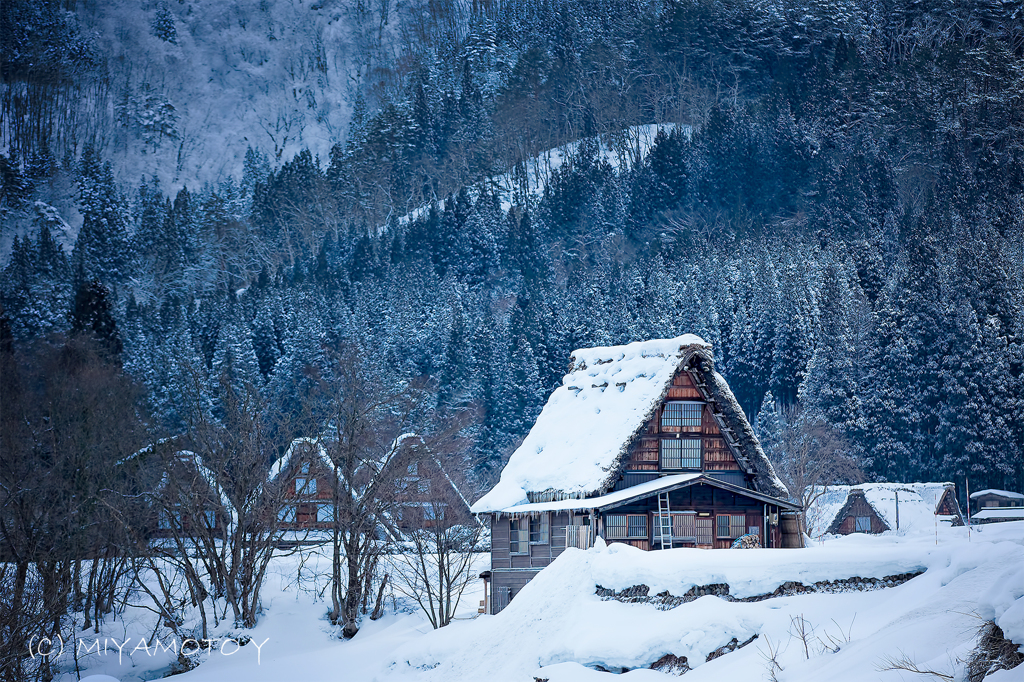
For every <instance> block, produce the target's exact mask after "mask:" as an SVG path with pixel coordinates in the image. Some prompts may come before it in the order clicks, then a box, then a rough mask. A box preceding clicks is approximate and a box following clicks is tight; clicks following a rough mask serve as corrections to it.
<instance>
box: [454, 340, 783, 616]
mask: <svg viewBox="0 0 1024 682" xmlns="http://www.w3.org/2000/svg"><path fill="white" fill-rule="evenodd" d="M787 497H788V492H787V491H786V489H785V487H784V486H783V485H782V483H781V482H780V481H779V479H778V477H777V476H776V475H775V473H774V471H773V470H772V467H771V464H770V463H769V462H768V459H767V457H765V455H764V452H763V451H762V450H761V447H760V444H759V443H758V441H757V439H756V437H755V436H754V434H753V431H752V429H751V428H750V425H749V423H747V420H746V417H745V415H744V414H743V411H742V410H741V409H740V407H739V405H738V404H737V402H736V400H735V398H734V397H733V395H732V393H731V391H729V388H728V386H727V385H726V383H725V381H724V379H722V377H721V375H719V374H718V373H717V372H715V370H714V365H713V360H712V354H711V348H710V346H709V345H708V344H706V343H705V342H704V341H703V340H701V339H699V338H698V337H695V336H692V335H686V336H682V337H678V338H676V339H670V340H663V341H649V342H641V343H634V344H629V345H627V346H617V347H611V348H596V349H585V350H579V351H576V352H575V353H574V354H573V359H572V365H571V367H570V371H569V374H567V375H566V377H565V379H564V380H563V385H562V386H561V387H560V388H558V389H556V390H555V392H554V393H553V394H552V396H551V398H550V399H549V401H548V404H547V405H546V406H545V408H544V410H543V411H542V413H541V415H540V416H539V417H538V419H537V422H536V424H535V425H534V428H533V429H532V430H531V432H530V435H528V436H527V438H526V439H525V440H524V441H523V444H522V445H521V446H520V447H519V449H517V450H516V452H515V453H513V455H512V457H511V458H510V460H509V463H508V465H506V467H505V470H504V471H503V472H502V476H501V481H500V482H499V483H498V485H497V486H495V488H494V489H493V490H492V491H491V492H490V493H488V494H487V495H486V496H484V497H483V498H482V499H481V500H480V501H478V502H477V503H476V504H474V505H473V511H474V512H475V513H478V514H482V515H484V514H485V515H487V516H488V517H489V523H490V527H491V576H490V580H491V585H492V587H491V603H490V605H489V612H491V613H497V612H498V611H500V610H501V609H502V608H504V607H505V606H506V605H507V604H508V601H509V600H510V599H511V598H512V597H514V596H515V594H516V593H517V592H518V591H519V590H520V589H521V588H522V587H523V586H524V585H525V584H526V583H527V582H529V580H530V579H532V578H533V577H534V576H535V575H536V574H537V572H538V571H539V570H541V569H542V568H543V567H545V566H547V565H548V564H549V563H550V562H551V561H553V560H554V559H555V558H556V557H557V556H558V555H559V554H561V553H562V552H563V551H564V550H565V549H566V548H567V547H577V548H581V549H585V548H587V547H589V546H591V545H592V544H593V542H594V539H595V538H596V537H600V538H602V539H603V540H604V541H605V542H607V543H613V542H620V543H625V544H629V545H632V546H634V547H637V548H639V549H643V550H660V549H670V548H676V547H695V548H705V549H725V548H730V547H732V546H733V545H734V544H736V543H737V540H739V538H741V537H744V536H747V540H746V544H748V545H750V544H753V545H755V546H762V547H798V546H800V545H801V542H800V535H799V532H798V530H797V529H798V525H797V521H798V520H797V516H796V514H797V512H799V507H798V506H796V505H794V504H792V503H790V502H788V501H787V499H786V498H787Z"/></svg>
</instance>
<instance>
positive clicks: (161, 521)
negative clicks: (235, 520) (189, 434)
mask: <svg viewBox="0 0 1024 682" xmlns="http://www.w3.org/2000/svg"><path fill="white" fill-rule="evenodd" d="M150 501H151V506H150V508H151V510H152V515H153V519H152V522H151V524H150V529H149V537H151V538H153V539H165V538H171V537H179V538H182V537H189V536H192V537H195V536H197V535H198V534H200V533H202V534H203V535H211V536H220V535H221V533H222V532H223V529H224V527H225V524H226V523H227V520H228V519H227V518H226V515H227V514H228V513H229V510H230V508H231V505H230V504H229V503H228V502H227V500H226V498H225V495H224V492H223V491H222V490H221V489H220V487H219V486H218V485H217V482H216V477H215V476H214V474H213V472H211V471H210V470H209V469H208V468H207V467H206V465H205V463H204V462H203V460H202V458H201V457H200V456H199V455H198V454H196V453H195V452H191V451H189V450H180V451H177V452H175V453H174V455H173V456H172V457H170V459H169V460H168V461H167V464H166V468H165V470H164V471H163V473H162V475H161V478H160V482H159V484H158V485H157V486H156V489H155V490H153V492H152V494H151V496H150Z"/></svg>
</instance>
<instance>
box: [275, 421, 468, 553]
mask: <svg viewBox="0 0 1024 682" xmlns="http://www.w3.org/2000/svg"><path fill="white" fill-rule="evenodd" d="M363 473H364V475H369V472H363ZM374 476H375V477H376V478H379V479H381V480H382V481H383V485H379V486H377V489H378V490H379V491H380V492H381V494H383V495H386V496H387V498H388V499H389V500H390V501H391V502H392V504H390V505H388V506H389V507H390V508H391V510H392V513H391V514H389V515H388V518H383V519H379V522H380V524H381V525H382V526H384V527H385V528H386V529H387V530H388V531H390V532H391V533H392V534H394V535H401V533H405V532H411V531H414V530H419V529H422V528H430V527H433V526H434V525H435V524H437V523H440V522H448V523H477V521H476V520H475V519H474V517H473V515H472V514H470V512H469V503H468V502H467V501H466V499H465V497H463V495H462V493H461V492H460V491H459V489H458V487H457V486H456V484H455V483H454V482H453V481H452V479H451V477H450V476H449V475H448V474H447V472H445V470H444V468H443V467H442V466H441V463H440V462H439V461H438V460H437V458H436V457H435V456H434V455H433V454H432V453H431V452H430V450H429V448H427V446H426V444H425V443H424V442H423V439H422V438H420V437H419V436H408V435H407V436H405V437H403V438H402V439H401V440H400V441H396V443H395V444H394V445H393V447H392V448H391V452H389V454H388V456H387V457H386V458H385V459H384V460H383V461H382V462H381V465H380V469H379V471H377V472H376V473H375V474H374ZM269 478H270V480H271V482H273V483H275V484H276V485H279V486H281V488H280V494H281V497H282V502H281V506H280V512H279V514H278V528H280V529H281V530H284V531H326V530H330V529H331V528H333V526H334V495H335V490H336V488H337V478H336V473H335V467H334V464H333V463H332V462H331V459H330V456H329V455H328V454H327V452H326V450H325V448H324V447H323V445H322V444H321V443H320V442H318V441H316V440H314V439H311V438H298V439H296V440H295V441H293V442H292V444H291V446H290V447H289V449H288V452H287V453H286V454H285V455H284V457H282V458H281V459H280V460H278V461H277V462H276V463H275V464H274V466H273V467H272V468H271V470H270V474H269Z"/></svg>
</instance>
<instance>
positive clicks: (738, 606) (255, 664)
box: [64, 522, 1024, 682]
mask: <svg viewBox="0 0 1024 682" xmlns="http://www.w3.org/2000/svg"><path fill="white" fill-rule="evenodd" d="M967 533H968V531H967V529H965V528H940V529H939V532H938V536H937V537H936V535H935V534H929V533H921V534H917V535H912V534H896V533H887V534H885V535H883V536H867V535H852V536H848V537H842V538H832V539H827V540H825V541H824V542H819V543H815V545H814V546H812V547H809V548H807V549H804V550H784V549H750V550H719V551H703V550H690V549H676V550H669V551H664V552H649V553H648V552H641V551H640V550H636V549H633V548H630V547H626V546H624V545H613V546H611V547H607V548H595V549H592V550H588V551H580V550H567V551H566V552H565V553H564V554H563V555H562V556H560V557H559V558H558V559H557V560H556V561H555V562H554V563H553V564H552V565H551V566H550V567H549V568H547V569H545V570H544V571H542V572H541V573H540V575H539V576H538V577H537V578H536V579H535V580H534V581H533V582H531V583H530V584H529V585H527V587H526V588H524V589H523V590H522V592H520V593H519V594H518V595H516V597H515V599H513V601H512V603H511V604H510V605H509V607H508V608H507V609H505V610H504V611H503V612H502V613H500V614H498V615H496V616H480V617H477V618H472V616H474V615H475V613H476V608H477V604H478V601H479V599H480V598H481V596H482V595H481V593H480V591H479V590H480V587H481V586H480V585H479V584H478V585H477V586H475V589H476V591H475V592H474V593H471V594H467V595H466V596H465V598H464V601H463V603H462V607H461V615H463V616H464V617H465V619H464V620H458V621H456V622H455V623H453V624H452V625H450V626H448V627H446V628H442V629H440V630H437V631H433V630H431V628H430V626H429V625H428V624H427V622H426V620H425V619H424V617H422V616H421V615H420V614H418V613H397V614H396V613H391V614H389V615H388V616H386V617H385V618H383V619H381V620H379V621H377V622H369V621H367V622H366V623H364V626H363V629H362V630H361V631H360V632H359V634H358V635H357V636H356V637H355V638H354V639H352V640H351V641H347V642H346V641H340V640H338V639H336V638H335V634H334V633H335V632H336V631H333V632H332V630H331V628H330V627H329V625H328V623H327V621H326V620H325V619H324V613H325V610H326V609H325V605H324V603H323V602H322V601H318V600H317V599H316V597H315V595H314V594H313V593H312V592H311V591H309V590H298V589H296V585H297V581H296V576H297V570H298V564H297V562H296V561H295V559H294V558H286V559H281V560H280V561H278V562H277V564H276V572H275V574H274V575H273V576H272V578H271V579H270V581H269V584H268V586H267V589H266V593H265V602H266V605H267V612H266V614H265V615H264V616H263V618H262V619H261V621H260V623H259V625H258V626H257V627H256V628H255V629H254V630H252V631H251V633H248V634H250V635H251V636H252V638H253V640H254V642H255V643H257V644H260V643H261V647H260V649H259V657H258V658H259V660H257V650H256V647H255V646H254V645H253V644H249V645H246V646H245V647H242V648H241V649H240V650H239V651H238V652H237V653H235V654H232V655H224V654H223V653H221V652H218V651H214V652H213V653H212V654H210V655H207V654H205V653H204V654H202V655H201V656H199V658H201V659H202V661H203V662H202V664H201V665H199V666H198V667H197V668H196V669H194V670H192V671H191V672H188V673H186V674H185V675H183V676H182V677H180V678H179V679H181V680H182V682H189V681H190V682H200V681H207V680H209V681H210V682H214V681H217V682H220V681H223V680H245V681H246V682H261V681H263V680H267V681H269V680H275V681H276V680H284V679H289V680H327V679H345V680H368V681H370V680H409V681H413V680H415V681H418V682H420V681H422V682H426V681H429V680H446V681H448V680H489V681H496V682H500V681H504V680H508V681H509V682H512V681H516V682H531V681H532V680H533V679H534V678H539V679H548V680H550V681H551V682H570V681H571V682H577V681H585V682H591V681H595V682H599V681H601V680H606V681H608V682H611V681H612V680H615V679H620V677H619V676H615V677H612V675H611V674H610V673H608V672H600V671H599V670H598V667H599V666H600V667H602V668H605V669H609V670H622V669H623V668H629V669H630V670H629V671H628V672H626V673H625V674H624V676H623V677H624V678H626V679H629V680H644V679H646V680H655V679H661V680H668V679H672V678H671V677H669V676H667V675H666V674H665V673H661V672H656V671H653V670H650V669H648V668H649V666H650V664H651V663H652V662H654V661H656V660H658V659H659V658H661V657H662V656H664V655H665V654H674V655H675V656H679V657H683V656H685V657H686V659H687V662H688V665H689V666H690V667H692V668H693V669H692V670H691V671H690V672H687V673H686V674H685V679H686V680H687V681H688V682H699V681H700V680H714V682H720V681H721V680H762V679H771V675H770V672H771V670H772V669H774V673H775V677H776V678H777V679H778V680H783V681H786V682H789V681H793V682H796V681H799V680H836V681H842V680H850V681H853V680H856V681H858V682H860V681H862V680H902V679H912V678H918V677H920V678H921V679H925V678H924V677H922V676H918V675H912V674H910V673H907V672H901V671H896V670H888V671H887V670H884V668H885V667H886V665H888V663H889V662H890V661H892V660H895V659H904V660H905V661H910V662H913V663H914V664H916V665H917V666H919V667H920V668H922V669H929V670H933V671H936V672H939V673H942V674H948V675H953V676H954V678H955V679H958V680H960V679H963V662H962V661H963V659H965V658H966V656H967V654H968V652H969V651H970V650H971V649H972V648H973V647H974V646H975V644H976V639H977V631H978V629H979V627H980V626H981V625H982V623H983V622H984V621H986V620H991V619H995V620H996V622H997V623H998V624H999V625H1000V626H1001V627H1002V629H1003V630H1004V632H1005V633H1006V636H1007V637H1009V638H1010V639H1012V640H1013V641H1014V642H1017V643H1024V522H1010V523H1002V524H992V525H988V526H985V527H984V528H982V529H980V530H979V529H977V528H975V529H974V531H973V532H972V534H971V537H970V539H969V540H968V535H967ZM480 560H481V563H480V568H484V567H485V566H486V556H484V555H481V557H480ZM920 570H924V573H923V574H922V575H920V576H918V577H916V578H913V579H911V580H909V581H907V582H905V583H903V584H901V585H899V586H897V587H892V588H886V589H877V590H872V591H858V592H845V593H838V594H831V593H817V594H805V595H798V596H786V597H776V598H770V599H765V600H763V601H757V602H740V601H725V600H723V599H720V598H718V597H715V596H704V597H700V598H698V599H696V600H694V601H690V602H688V603H684V604H682V605H680V606H677V607H675V608H671V609H659V608H658V607H656V606H655V605H653V604H644V603H622V602H619V601H611V600H603V599H602V598H601V597H599V596H598V595H597V594H596V588H597V586H599V585H600V586H602V587H604V588H608V589H611V590H617V591H618V590H623V589H625V588H628V587H631V586H633V585H638V584H645V585H647V586H648V587H649V588H650V594H651V595H654V594H656V593H658V592H661V591H663V590H667V591H668V592H670V593H671V594H672V595H675V596H681V595H683V594H684V593H685V592H686V591H687V590H688V589H689V588H690V587H693V586H695V585H697V586H699V585H707V584H712V583H728V585H729V586H730V594H731V595H732V596H734V597H739V598H742V597H745V596H753V595H759V594H765V593H769V592H771V591H773V590H774V589H775V588H776V587H778V586H780V585H782V584H783V583H785V582H787V581H798V582H804V583H806V584H811V583H814V582H817V581H820V580H834V579H843V578H850V577H854V576H858V577H862V578H870V577H884V576H889V575H894V574H898V573H905V572H913V571H920ZM801 626H802V627H803V629H804V632H805V633H806V636H805V637H803V638H801V636H800V635H799V633H798V630H799V628H800V627H801ZM108 627H110V626H108ZM117 627H118V628H120V625H118V626H117ZM147 634H148V633H147ZM755 634H756V635H757V636H758V637H757V639H755V640H754V641H753V642H752V643H751V644H749V645H748V646H746V647H743V648H740V649H738V650H736V651H734V652H731V653H726V654H725V655H723V656H720V657H718V658H715V659H714V660H712V661H710V662H706V659H707V656H708V654H709V653H711V652H712V651H714V650H715V649H718V648H719V647H721V646H723V645H726V644H728V643H729V642H730V640H731V639H732V638H736V639H737V640H738V641H739V642H743V641H745V640H747V639H749V638H750V637H751V636H752V635H755ZM805 640H806V643H805ZM232 648H233V647H232ZM773 657H774V660H775V663H777V666H776V665H775V664H773V663H771V659H772V658H773ZM152 660H153V659H147V658H146V656H145V655H144V653H141V652H140V653H137V654H135V655H133V657H132V664H134V667H132V664H129V663H128V662H127V661H124V662H122V664H121V665H118V664H117V659H116V657H111V656H106V657H103V656H96V655H92V656H91V657H88V656H87V657H85V659H84V660H83V669H84V671H86V672H88V673H105V674H110V675H114V676H116V677H117V678H118V679H120V680H123V681H124V682H127V681H128V680H137V679H152V677H153V676H155V675H158V674H160V671H159V670H158V669H157V668H156V667H155V663H152V662H151V661H152ZM64 679H65V680H70V679H74V677H67V676H66V677H65V678H64ZM988 679H989V680H992V681H993V682H1011V681H1017V680H1024V667H1018V668H1017V669H1014V670H1011V671H1000V672H998V673H996V674H995V675H993V676H991V677H989V678H988Z"/></svg>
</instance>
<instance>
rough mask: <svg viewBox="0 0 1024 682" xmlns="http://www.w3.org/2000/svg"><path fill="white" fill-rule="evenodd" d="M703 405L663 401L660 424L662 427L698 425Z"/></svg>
mask: <svg viewBox="0 0 1024 682" xmlns="http://www.w3.org/2000/svg"><path fill="white" fill-rule="evenodd" d="M703 407H704V406H703V404H702V403H683V402H671V403H665V407H664V408H663V409H662V411H661V426H662V428H666V427H680V426H700V415H701V410H702V409H703Z"/></svg>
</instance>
